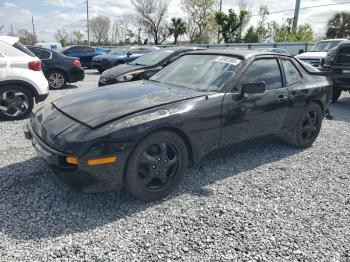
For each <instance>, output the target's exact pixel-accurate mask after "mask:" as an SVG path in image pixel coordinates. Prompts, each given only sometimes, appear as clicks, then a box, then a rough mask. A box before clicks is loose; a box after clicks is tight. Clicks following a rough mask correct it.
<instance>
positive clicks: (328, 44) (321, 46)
mask: <svg viewBox="0 0 350 262" xmlns="http://www.w3.org/2000/svg"><path fill="white" fill-rule="evenodd" d="M340 42H342V41H341V40H339V41H322V42H318V43H317V44H316V45H314V46H313V47H312V49H311V52H327V51H328V50H329V49H332V48H334V47H337V46H338V45H339V43H340Z"/></svg>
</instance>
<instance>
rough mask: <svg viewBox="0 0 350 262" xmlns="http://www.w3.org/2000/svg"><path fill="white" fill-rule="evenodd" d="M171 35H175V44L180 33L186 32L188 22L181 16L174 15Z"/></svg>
mask: <svg viewBox="0 0 350 262" xmlns="http://www.w3.org/2000/svg"><path fill="white" fill-rule="evenodd" d="M171 23H172V24H171V27H170V35H174V44H175V45H176V44H177V39H178V38H179V36H180V35H184V34H185V33H186V23H185V21H183V20H182V19H181V18H175V17H173V18H172V19H171Z"/></svg>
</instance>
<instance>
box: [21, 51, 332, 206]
mask: <svg viewBox="0 0 350 262" xmlns="http://www.w3.org/2000/svg"><path fill="white" fill-rule="evenodd" d="M282 68H283V70H282ZM319 73H320V72H317V73H316V75H315V74H314V73H313V72H310V71H308V69H307V68H306V67H304V64H303V62H299V61H298V60H296V59H294V58H293V57H290V56H285V55H278V54H268V53H262V52H256V51H251V50H247V51H234V50H210V49H208V50H205V51H196V52H191V53H187V54H185V55H184V56H183V57H181V58H180V59H178V60H177V61H175V62H174V63H172V64H171V65H169V66H167V67H166V68H164V69H163V70H162V71H160V72H159V73H158V74H156V75H154V76H153V77H152V78H150V80H142V81H136V82H128V83H122V84H117V85H111V86H109V87H105V88H103V89H102V90H101V89H92V90H87V91H84V92H81V93H77V94H73V95H70V96H67V97H64V98H62V99H60V100H57V101H55V102H53V104H50V105H48V106H46V107H45V108H43V109H41V110H40V111H38V112H37V114H36V116H35V117H34V118H33V119H32V120H31V121H29V122H28V123H27V126H26V130H25V135H26V137H27V138H28V139H31V140H32V141H33V145H34V146H35V148H36V149H37V151H38V153H39V155H41V156H42V157H43V158H45V159H46V162H47V163H49V166H51V168H52V169H53V170H54V171H55V173H56V174H57V175H58V176H59V177H60V178H62V179H63V180H64V181H66V182H67V183H69V184H71V185H73V186H75V187H76V188H77V189H79V190H81V191H83V192H98V191H106V190H114V189H120V188H121V187H122V186H123V185H124V186H125V187H126V189H127V190H128V191H129V192H130V193H131V194H133V195H134V196H135V197H138V198H140V199H142V200H144V201H153V200H156V199H160V198H163V197H165V196H167V195H168V194H169V193H170V192H172V191H173V190H174V189H175V188H176V187H177V185H178V184H179V183H180V181H181V179H182V178H183V177H184V174H185V171H186V169H187V166H188V165H189V164H190V165H191V164H196V163H199V161H200V160H201V159H202V158H203V156H205V155H206V154H207V153H209V152H211V151H213V150H215V149H218V148H222V147H226V146H228V145H231V144H236V143H241V142H243V141H246V140H250V139H253V138H256V137H260V136H264V135H270V134H278V135H280V136H281V137H283V138H284V139H285V140H286V141H287V142H288V143H290V144H292V145H294V146H297V147H303V148H304V147H309V146H311V145H312V144H313V142H314V141H315V140H316V138H317V136H318V134H319V131H320V128H321V124H322V119H323V116H324V113H325V110H326V108H327V106H328V104H329V101H330V95H331V94H330V93H331V83H330V82H329V81H328V79H327V78H326V77H323V76H320V75H319ZM246 161H249V159H246Z"/></svg>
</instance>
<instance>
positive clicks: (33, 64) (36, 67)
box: [28, 61, 41, 71]
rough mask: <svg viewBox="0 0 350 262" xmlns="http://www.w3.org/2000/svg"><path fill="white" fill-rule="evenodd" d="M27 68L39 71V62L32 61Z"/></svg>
mask: <svg viewBox="0 0 350 262" xmlns="http://www.w3.org/2000/svg"><path fill="white" fill-rule="evenodd" d="M28 68H29V69H30V70H33V71H41V61H32V62H29V63H28Z"/></svg>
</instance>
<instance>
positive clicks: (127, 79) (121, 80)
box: [116, 74, 134, 82]
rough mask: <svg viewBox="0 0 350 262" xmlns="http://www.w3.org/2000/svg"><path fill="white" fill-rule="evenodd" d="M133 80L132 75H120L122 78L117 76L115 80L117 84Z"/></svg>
mask: <svg viewBox="0 0 350 262" xmlns="http://www.w3.org/2000/svg"><path fill="white" fill-rule="evenodd" d="M133 78H134V75H131V74H127V75H122V76H118V77H117V78H116V80H117V81H118V82H125V81H130V80H132V79H133Z"/></svg>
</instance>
